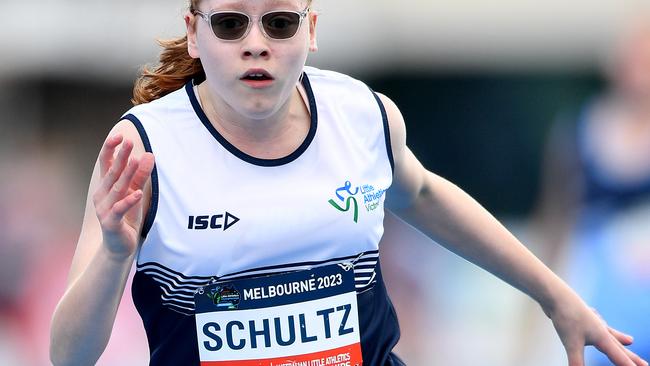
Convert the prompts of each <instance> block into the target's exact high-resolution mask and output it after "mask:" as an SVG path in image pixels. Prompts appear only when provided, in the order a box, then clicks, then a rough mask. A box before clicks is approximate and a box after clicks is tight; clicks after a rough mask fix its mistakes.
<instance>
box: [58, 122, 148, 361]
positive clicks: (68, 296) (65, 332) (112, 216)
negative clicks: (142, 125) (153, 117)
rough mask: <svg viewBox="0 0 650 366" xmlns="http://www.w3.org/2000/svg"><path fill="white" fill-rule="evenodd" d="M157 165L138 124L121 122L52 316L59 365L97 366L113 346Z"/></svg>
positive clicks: (99, 169)
mask: <svg viewBox="0 0 650 366" xmlns="http://www.w3.org/2000/svg"><path fill="white" fill-rule="evenodd" d="M118 147H119V149H118ZM116 150H117V153H116ZM153 166H154V159H153V155H152V154H150V153H147V152H145V149H144V145H143V144H142V141H141V139H140V137H139V135H138V132H137V130H136V129H135V127H134V126H133V124H132V123H131V122H130V121H126V120H125V121H121V122H120V123H118V124H117V125H116V126H115V127H114V128H113V130H112V131H111V133H110V134H109V137H108V138H107V139H106V141H105V142H104V145H103V146H102V149H101V152H100V153H99V157H98V158H97V162H96V164H95V168H94V170H93V175H92V178H91V182H90V187H89V189H88V197H87V202H86V209H85V214H84V219H83V225H82V228H81V234H80V236H79V241H78V243H77V249H76V251H75V254H74V258H73V260H72V265H71V268H70V274H69V276H68V284H67V288H66V291H65V293H64V295H63V297H62V298H61V300H60V302H59V304H58V305H57V307H56V309H55V311H54V316H53V318H52V327H51V334H50V359H51V361H52V363H53V364H54V365H57V366H58V365H92V364H95V362H96V361H97V360H98V359H99V357H100V356H101V354H102V352H103V351H104V349H105V348H106V345H107V344H108V340H109V338H110V334H111V330H112V328H113V322H114V321H115V315H116V313H117V308H118V305H119V303H120V299H121V298H122V294H123V292H124V287H125V286H126V281H127V278H128V275H129V272H130V270H131V266H132V264H133V260H134V257H135V255H136V252H137V249H138V246H139V245H140V233H141V230H142V224H143V221H144V217H145V214H146V211H147V209H148V207H149V201H150V199H151V183H150V179H149V177H150V175H151V172H152V170H153Z"/></svg>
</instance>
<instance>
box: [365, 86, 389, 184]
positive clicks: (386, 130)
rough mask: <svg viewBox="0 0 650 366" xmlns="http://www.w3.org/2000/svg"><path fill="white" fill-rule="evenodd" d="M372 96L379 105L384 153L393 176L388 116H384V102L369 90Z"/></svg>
mask: <svg viewBox="0 0 650 366" xmlns="http://www.w3.org/2000/svg"><path fill="white" fill-rule="evenodd" d="M370 91H371V92H372V95H373V96H374V97H375V100H376V101H377V104H379V110H380V111H381V119H382V123H383V124H384V139H386V153H387V154H388V161H389V162H390V170H391V172H392V173H393V174H395V160H394V159H393V145H392V144H391V142H390V127H389V126H388V114H386V107H384V102H382V101H381V99H380V98H379V95H377V93H375V92H374V91H373V90H370Z"/></svg>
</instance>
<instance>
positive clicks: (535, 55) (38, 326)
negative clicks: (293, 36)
mask: <svg viewBox="0 0 650 366" xmlns="http://www.w3.org/2000/svg"><path fill="white" fill-rule="evenodd" d="M186 6H187V4H186V3H185V2H184V1H170V0H156V1H153V0H145V1H139V2H127V1H124V0H114V1H110V2H108V1H97V0H88V1H83V2H79V1H69V0H50V1H46V0H36V1H31V2H24V1H17V0H3V1H2V2H1V3H0V34H1V35H2V37H0V50H1V51H0V174H1V175H0V274H1V277H0V364H2V365H16V366H22V365H44V364H49V361H48V356H47V349H48V344H49V340H48V337H49V321H50V317H51V314H52V310H53V308H54V306H55V304H56V302H57V301H58V299H59V297H60V296H61V294H62V292H63V289H64V287H65V280H66V275H67V270H68V267H69V265H70V261H71V258H72V254H73V250H74V246H75V244H76V237H77V235H78V232H79V229H80V224H81V218H82V212H83V205H84V202H85V195H86V189H87V184H88V181H89V177H90V173H91V171H92V165H93V162H94V160H95V157H96V154H97V152H98V150H99V146H100V144H101V141H102V139H103V138H104V137H105V136H106V133H107V132H108V131H109V129H110V128H111V126H112V124H113V123H115V122H116V119H117V118H119V116H120V115H121V114H122V113H123V112H124V111H126V110H127V109H128V108H129V105H130V102H129V100H130V98H131V95H130V88H131V87H132V83H133V80H134V78H135V76H136V75H137V72H138V70H139V69H140V67H141V66H142V65H143V64H146V63H153V62H155V61H156V58H157V54H158V51H159V49H158V47H157V45H156V42H155V40H156V39H157V38H171V37H175V36H179V35H182V34H183V32H184V26H183V21H182V15H183V13H184V11H185V8H186ZM316 9H317V10H318V11H319V12H320V14H321V16H320V20H319V29H318V32H319V33H318V42H319V48H320V51H319V52H318V53H317V54H315V55H313V56H311V58H310V61H309V63H310V64H311V65H315V66H318V67H321V68H326V69H333V70H337V71H341V72H346V73H350V74H352V75H354V76H356V77H359V78H361V79H363V80H365V81H367V82H368V83H369V84H370V85H371V86H372V87H373V88H375V89H377V90H378V91H381V92H383V93H385V94H387V95H389V96H391V97H393V99H394V100H395V101H396V102H397V104H398V105H400V106H401V108H402V111H403V113H404V115H405V116H406V118H407V126H408V128H409V144H410V145H411V146H412V149H413V150H414V151H415V152H416V154H417V155H418V156H419V157H420V158H421V159H422V161H423V162H424V163H425V165H427V167H429V168H430V169H432V170H434V171H435V172H438V173H440V174H442V175H444V176H446V177H449V178H450V179H451V180H452V181H454V182H456V183H458V184H459V185H460V186H461V187H463V188H465V189H467V190H468V191H469V192H470V193H471V194H472V195H474V196H475V197H477V198H478V199H479V201H481V202H482V203H484V204H485V205H486V207H488V209H490V210H491V211H493V212H495V213H496V214H497V216H498V217H499V218H500V219H502V220H503V221H504V223H506V225H507V226H508V227H509V228H510V229H511V230H513V231H514V232H515V233H516V234H517V235H518V236H519V237H520V238H521V239H522V240H523V241H524V242H525V243H526V244H527V245H529V247H530V248H531V250H533V251H534V252H535V253H537V254H538V255H539V256H541V257H542V258H543V259H544V260H545V261H546V262H547V263H548V264H549V265H550V266H551V267H552V268H553V269H555V270H556V271H558V272H559V273H560V274H561V275H562V276H563V277H565V278H566V279H567V280H568V281H570V282H571V284H572V285H574V286H576V287H577V289H578V290H579V291H580V292H581V294H583V295H584V296H585V297H586V298H587V300H588V301H590V303H591V304H593V305H594V306H596V307H597V308H599V311H601V313H603V315H604V316H605V317H606V319H608V320H610V319H611V320H613V321H614V323H613V325H615V326H619V327H622V328H624V329H623V330H627V329H626V327H632V326H631V325H629V324H641V325H643V324H647V322H648V317H649V316H650V315H648V314H650V272H649V271H648V270H647V268H649V267H650V266H649V265H650V239H648V238H650V235H649V234H650V232H649V231H650V229H649V227H650V225H648V222H650V214H648V212H649V211H648V210H647V209H646V208H647V207H648V204H647V202H649V199H650V159H649V158H647V156H650V154H647V155H643V153H645V152H650V150H646V147H648V146H650V133H649V131H650V128H648V126H650V113H648V114H644V112H645V109H644V107H650V99H648V97H649V96H650V89H645V88H646V87H648V88H650V84H649V83H647V80H648V79H647V78H648V77H647V75H650V35H647V39H648V40H647V41H640V42H639V43H633V44H632V45H631V46H629V47H627V48H628V49H627V51H625V50H623V49H626V48H625V47H623V46H621V44H622V43H621V39H622V38H621V37H623V36H625V35H626V34H628V33H629V32H630V29H631V28H634V29H636V27H638V24H642V23H643V22H644V21H645V20H648V19H650V18H649V17H647V14H648V12H649V11H650V2H649V1H647V0H646V1H641V0H637V1H632V0H601V1H597V2H594V1H587V0H570V1H560V0H547V1H544V2H539V1H529V0H523V1H522V0H493V1H489V2H485V1H472V0H455V1H442V0H428V1H424V0H402V1H399V2H396V1H387V0H373V1H370V0H354V1H342V0H317V2H316ZM640 19H645V20H640ZM647 23H648V24H650V21H648V22H647ZM649 34H650V33H649ZM644 42H645V43H644ZM644 47H647V49H645V48H644ZM630 49H631V50H630ZM644 49H645V51H644ZM636 51H638V52H636ZM626 52H627V53H626ZM644 52H645V53H644ZM644 57H645V58H644ZM630 60H633V61H630ZM630 65H631V66H630ZM639 65H641V66H639ZM643 65H646V66H647V68H646V69H644V67H643ZM630 68H633V69H634V68H635V69H634V70H636V71H635V72H629V73H627V74H626V72H625V70H628V69H630ZM639 70H640V71H639ZM643 70H647V73H646V74H644V71H643ZM628 74H630V75H631V76H630V75H628ZM616 75H619V76H616ZM620 75H628V76H627V79H626V78H625V77H623V76H620ZM621 79H624V80H623V81H621ZM626 80H627V81H626ZM630 80H631V81H630ZM629 85H632V86H629ZM630 90H632V91H630ZM645 92H648V93H647V94H645ZM595 95H601V96H603V98H602V99H605V100H615V101H619V100H622V99H625V98H628V97H630V95H632V97H631V99H634V100H635V102H634V103H622V105H626V106H627V105H628V104H633V105H634V106H635V108H634V113H632V112H629V113H628V112H622V113H621V114H622V115H624V117H628V116H630V115H633V116H634V117H635V118H622V119H623V120H625V121H627V120H630V119H635V121H636V120H638V121H639V122H638V123H636V122H635V123H634V124H630V123H627V124H625V123H618V122H616V123H613V122H612V123H611V126H614V127H612V129H604V131H605V132H602V129H599V128H598V126H600V124H598V123H596V127H594V128H593V130H594V131H595V132H594V133H593V134H591V133H586V136H592V135H595V136H600V135H599V134H604V135H605V136H618V135H622V136H631V137H623V138H622V140H620V141H622V142H620V141H619V143H618V144H617V143H616V141H614V142H613V143H612V146H614V147H615V146H622V147H621V148H620V149H615V153H613V152H611V151H609V150H607V149H605V151H604V152H600V150H601V149H600V148H601V147H603V146H605V145H606V146H610V145H609V144H608V143H605V144H603V143H598V141H602V140H599V139H598V138H597V137H596V138H594V141H595V142H594V143H591V144H589V143H588V144H586V146H587V147H591V148H590V149H587V148H584V149H583V146H582V145H581V143H582V142H581V141H583V139H582V138H581V137H580V136H582V135H580V133H581V132H580V131H581V130H580V127H579V128H573V127H571V126H574V125H578V126H583V125H585V124H586V123H583V122H576V121H578V120H580V121H582V120H583V118H582V117H580V116H581V115H583V113H581V112H580V111H582V110H585V109H588V108H587V107H584V106H585V104H584V103H585V102H586V101H588V100H593V99H592V97H593V96H595ZM612 95H613V97H611V96H612ZM628 99H630V98H628ZM639 99H640V100H641V102H638V100H639ZM625 100H627V99H625ZM611 104H614V103H611ZM605 105H606V106H609V104H607V103H605ZM618 105H619V104H616V106H618ZM619 109H620V108H618V107H616V108H614V110H616V111H618V110H619ZM576 111H577V112H576ZM598 120H599V121H600V119H598ZM644 121H645V122H644ZM646 122H647V123H646ZM644 123H645V124H644ZM586 125H589V124H586ZM605 125H606V126H610V124H605ZM567 126H569V127H567ZM616 126H624V127H623V128H621V131H622V132H620V133H619V130H618V127H616ZM625 126H628V127H629V126H632V127H630V128H626V127H625ZM567 131H568V132H567ZM576 131H578V132H576ZM589 131H591V130H589ZM599 131H600V132H599ZM612 131H613V132H612ZM575 135H578V137H575ZM626 138H627V140H626ZM614 140H615V139H614ZM592 145H593V146H595V147H593V146H592ZM628 146H631V148H630V149H627V147H628ZM583 150H589V153H585V154H583V152H582V151H583ZM592 150H593V151H596V152H593V151H592ZM626 154H628V155H626ZM583 155H584V156H587V157H589V159H591V160H589V161H588V162H587V163H585V161H586V160H587V159H586V158H583V157H584V156H583ZM614 155H616V156H617V157H619V159H620V160H616V159H614V161H613V162H611V161H609V160H607V159H604V160H607V161H605V162H604V163H603V164H600V163H598V162H599V160H598V156H614ZM593 156H596V158H593ZM628 156H645V157H646V158H642V159H637V160H640V162H638V163H637V164H636V165H634V164H632V165H633V166H631V167H630V169H628V170H625V171H624V172H623V173H621V170H620V169H618V170H617V169H613V168H611V167H612V166H614V167H618V166H622V165H624V164H622V163H621V164H619V162H628V161H630V159H627V158H626V157H628ZM592 158H593V159H592ZM632 160H634V159H632ZM593 161H595V162H596V163H593ZM567 162H571V164H569V163H567ZM572 164H573V165H572ZM599 164H600V165H599ZM593 166H596V168H598V167H599V166H600V167H604V168H603V169H601V170H599V171H598V172H600V173H598V172H597V173H594V174H591V172H592V171H591V170H590V169H592V168H593ZM629 171H633V172H635V173H633V174H632V173H630V174H628V173H629ZM603 172H605V173H608V174H609V175H608V177H610V178H608V179H605V181H606V182H607V183H606V184H603V183H602V182H601V181H600V180H598V178H594V179H595V180H596V182H595V183H594V182H593V181H590V180H589V177H591V176H592V175H593V176H596V177H601V178H602V175H603ZM578 173H580V174H578ZM619 173H620V174H619ZM617 174H618V175H617ZM626 174H627V175H626ZM611 177H613V178H611ZM630 177H632V178H630ZM619 178H620V179H619ZM628 178H629V179H628ZM612 182H614V183H612ZM616 182H618V183H620V182H623V183H621V184H618V185H617V184H615V183H616ZM646 185H647V188H646ZM592 186H594V187H596V188H593V189H592V188H590V187H592ZM603 187H605V188H603ZM612 187H614V188H612ZM621 187H622V188H621ZM630 187H631V188H630ZM592 191H593V192H592ZM594 192H595V193H594ZM603 192H604V193H603ZM594 197H595V198H594ZM603 197H605V198H603ZM602 200H605V201H606V204H603V203H602V202H603V201H602ZM611 202H614V203H611ZM603 210H605V211H606V214H603ZM594 212H595V213H594ZM594 215H596V216H598V218H597V219H593V216H594ZM594 220H595V221H594ZM594 222H595V223H594ZM387 226H388V229H387V235H386V238H385V242H384V243H383V247H382V250H383V254H382V255H383V258H384V259H383V262H384V263H383V265H384V271H385V273H386V277H387V279H386V281H387V282H388V286H389V291H390V292H391V293H392V297H393V300H394V302H395V305H396V306H397V308H398V313H399V316H400V320H401V325H402V341H401V343H400V345H399V346H398V349H397V352H398V353H399V354H400V355H401V356H402V357H403V358H404V359H405V360H406V361H407V363H408V364H409V365H415V366H419V365H423V366H426V365H459V366H465V365H467V366H469V365H482V366H492V365H494V366H509V365H513V366H514V365H531V366H536V365H539V366H542V365H545V366H547V365H561V364H564V363H565V361H564V355H563V350H562V346H561V344H560V343H559V341H558V340H557V338H556V336H555V335H554V333H553V329H552V327H551V325H550V323H549V322H548V321H547V319H546V318H545V316H544V315H543V313H542V312H541V311H540V309H539V307H538V306H536V305H535V304H534V303H532V301H531V300H529V299H528V298H526V297H525V296H524V295H522V294H520V293H518V292H516V291H515V290H514V289H512V288H510V287H509V286H507V285H505V284H503V283H501V282H500V281H498V280H497V279H495V278H493V277H492V276H491V275H489V274H487V273H485V272H483V271H482V270H480V269H478V268H476V267H474V266H473V265H470V264H468V263H466V262H465V261H463V260H462V259H459V258H457V257H455V256H453V255H451V254H449V253H448V252H446V251H445V250H443V249H441V248H440V247H439V246H437V245H436V244H434V243H431V242H429V241H428V240H426V239H425V238H423V237H421V236H420V235H419V234H418V233H416V232H414V231H412V230H410V229H409V228H407V227H406V226H404V225H403V224H401V223H400V222H399V221H398V220H397V219H395V218H393V217H391V216H389V218H388V225H387ZM594 243H596V244H594ZM599 253H600V254H599ZM612 258H614V259H615V260H612V261H613V263H609V262H608V261H606V259H612ZM610 267H611V268H613V269H608V268H610ZM622 288H624V289H625V291H627V292H623V290H622ZM598 289H601V290H602V291H597V290H598ZM608 289H612V290H611V292H607V291H605V290H608ZM646 290H647V291H646ZM617 291H619V292H617ZM629 303H633V304H635V305H636V306H635V307H634V306H633V307H630V306H627V307H626V306H624V304H627V305H629ZM648 328H650V327H648ZM635 329H637V328H634V329H632V330H635ZM638 329H640V330H638V331H637V332H638V333H641V334H636V333H635V335H636V336H637V343H639V344H640V345H639V347H640V348H638V350H639V352H648V349H649V347H650V337H649V335H650V332H649V331H647V330H646V331H645V334H644V332H643V328H638ZM646 329H647V328H646ZM80 346H82V345H80ZM645 355H646V357H648V353H646V354H645ZM147 360H148V348H147V345H146V339H145V336H144V331H143V330H142V325H141V322H140V319H139V317H138V316H137V313H135V310H134V309H133V304H132V301H131V299H130V294H129V291H128V290H127V293H126V294H125V298H124V301H123V303H122V306H121V308H120V313H119V315H118V319H117V322H116V326H115V329H114V333H113V337H112V339H111V343H110V345H109V347H108V349H107V351H106V353H105V355H104V356H103V357H102V359H101V360H100V362H99V364H100V365H143V364H146V363H147ZM597 362H601V361H597V360H596V359H594V360H593V361H592V363H591V364H593V365H601V364H603V365H604V364H606V363H597Z"/></svg>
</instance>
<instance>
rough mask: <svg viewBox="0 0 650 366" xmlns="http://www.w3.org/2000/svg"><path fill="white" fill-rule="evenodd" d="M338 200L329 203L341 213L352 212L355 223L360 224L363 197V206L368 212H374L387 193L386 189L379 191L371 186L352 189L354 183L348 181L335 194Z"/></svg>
mask: <svg viewBox="0 0 650 366" xmlns="http://www.w3.org/2000/svg"><path fill="white" fill-rule="evenodd" d="M334 193H335V194H336V198H337V199H338V201H337V200H334V199H330V200H329V201H328V202H329V204H330V205H332V207H334V208H335V209H337V210H339V211H341V212H348V211H350V210H352V219H353V220H354V222H355V223H358V222H359V201H358V200H357V198H359V200H360V199H361V197H360V196H363V206H364V207H365V208H366V211H367V212H370V211H374V210H376V209H377V207H379V204H380V203H381V197H382V196H383V195H384V194H385V193H386V190H385V189H377V188H375V187H373V186H372V185H370V184H364V185H361V186H356V187H354V188H352V183H351V182H350V181H346V182H345V184H344V185H343V186H342V187H339V188H337V189H336V191H335V192H334Z"/></svg>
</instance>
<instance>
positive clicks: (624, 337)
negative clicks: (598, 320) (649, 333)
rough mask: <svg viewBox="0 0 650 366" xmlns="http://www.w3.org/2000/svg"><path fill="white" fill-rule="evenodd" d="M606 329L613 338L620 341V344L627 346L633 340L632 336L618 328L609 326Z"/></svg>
mask: <svg viewBox="0 0 650 366" xmlns="http://www.w3.org/2000/svg"><path fill="white" fill-rule="evenodd" d="M608 330H609V333H610V334H611V335H613V336H614V338H616V340H617V341H619V342H621V344H623V345H624V346H629V345H631V344H632V343H633V342H634V338H633V337H632V336H631V335H629V334H625V333H623V332H619V331H618V330H616V329H614V328H611V327H609V328H608Z"/></svg>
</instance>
